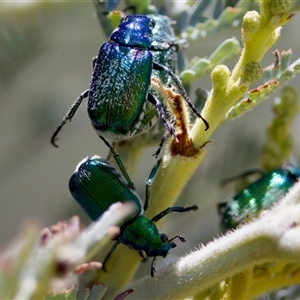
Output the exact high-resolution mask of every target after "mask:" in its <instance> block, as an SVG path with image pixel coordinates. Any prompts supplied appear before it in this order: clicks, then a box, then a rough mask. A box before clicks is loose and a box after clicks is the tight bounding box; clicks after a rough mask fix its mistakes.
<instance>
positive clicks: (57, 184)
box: [0, 1, 300, 270]
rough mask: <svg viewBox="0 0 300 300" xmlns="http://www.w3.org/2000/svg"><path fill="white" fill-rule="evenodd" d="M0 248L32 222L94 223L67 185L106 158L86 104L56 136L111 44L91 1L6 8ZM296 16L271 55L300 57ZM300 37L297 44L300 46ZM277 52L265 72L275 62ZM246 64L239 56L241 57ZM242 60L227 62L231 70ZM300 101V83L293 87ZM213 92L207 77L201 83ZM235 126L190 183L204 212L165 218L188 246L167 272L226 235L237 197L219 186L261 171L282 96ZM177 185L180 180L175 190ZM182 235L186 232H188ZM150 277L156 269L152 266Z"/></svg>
mask: <svg viewBox="0 0 300 300" xmlns="http://www.w3.org/2000/svg"><path fill="white" fill-rule="evenodd" d="M0 24H1V26H0V66H1V67H0V101H1V107H0V135H1V138H0V140H1V143H0V205H1V206H0V250H1V249H3V248H5V247H6V245H7V244H8V242H9V241H11V240H13V238H14V237H15V236H16V234H17V233H18V232H19V230H20V228H21V227H22V225H23V224H24V222H26V221H30V220H34V221H37V222H38V223H39V224H40V225H41V226H50V225H51V224H53V223H56V222H58V221H60V220H63V219H68V218H70V217H71V216H73V215H74V214H79V215H80V216H82V220H83V222H84V223H86V224H88V223H89V222H90V221H89V220H88V218H87V217H86V216H85V215H84V213H83V212H82V211H81V209H80V208H79V206H78V205H77V203H76V202H75V201H74V200H73V199H72V197H71V195H70V192H69V189H68V181H69V178H70V176H71V174H72V173H73V171H74V169H75V167H76V165H77V164H78V162H79V161H81V160H82V159H83V158H84V157H86V156H89V155H94V154H97V155H100V156H102V157H106V155H107V153H108V149H107V148H106V146H105V145H104V144H103V142H102V141H101V140H100V139H99V138H98V137H97V135H96V133H95V132H94V130H93V129H92V128H91V126H90V124H89V118H88V116H87V113H86V109H85V104H86V102H84V103H83V105H82V106H81V107H80V109H79V110H78V112H77V114H76V115H75V117H74V118H73V120H72V123H68V124H67V125H66V126H65V127H64V128H63V130H62V131H61V133H60V135H59V140H58V144H59V148H57V149H56V148H54V147H53V146H52V145H51V144H50V138H51V136H52V134H53V132H54V131H55V129H56V128H57V126H58V125H59V124H60V122H61V119H62V118H63V116H64V115H65V113H66V112H67V111H68V109H69V108H70V107H71V105H72V103H73V102H74V100H75V99H76V98H77V97H78V96H79V94H80V93H81V92H83V91H84V90H85V89H87V88H88V86H89V81H90V76H91V59H92V57H93V56H95V55H97V54H98V51H99V47H100V46H101V45H102V44H103V43H104V42H105V40H106V38H105V37H104V34H103V32H102V29H101V28H100V25H99V22H98V19H97V16H96V14H95V9H94V6H93V3H92V2H89V1H86V2H62V3H58V2H53V3H49V2H47V3H34V2H33V3H15V4H13V3H4V2H2V3H1V4H0ZM299 26H300V18H299V16H296V17H295V18H294V19H293V20H292V21H291V22H290V23H288V24H287V25H286V26H284V28H283V32H282V36H281V38H280V40H279V42H278V43H277V44H276V45H275V47H273V48H272V51H273V50H275V49H279V51H282V50H284V49H289V48H292V49H293V60H296V59H297V58H299V57H300V44H299V41H298V35H299V34H298V32H297V30H298V28H299ZM233 35H234V36H236V37H237V38H240V31H239V29H237V30H236V31H229V32H226V35H224V32H223V33H222V35H221V36H219V37H218V38H215V39H213V40H209V41H206V42H203V43H191V44H190V47H189V48H188V49H187V51H186V55H187V56H188V57H189V58H191V57H193V56H195V55H197V56H200V57H205V56H209V55H210V54H211V53H212V52H213V51H214V49H215V48H216V47H217V46H218V45H219V44H220V43H221V42H222V41H223V40H224V39H225V38H228V37H231V36H233ZM295 37H297V38H295ZM272 51H270V53H269V55H268V56H267V57H266V58H265V59H264V61H263V66H267V65H269V64H271V63H272V62H273V61H274V57H273V55H272ZM236 59H237V58H236ZM236 59H234V60H233V61H231V62H228V63H227V62H226V64H227V65H228V66H230V67H232V66H233V65H234V63H235V61H236ZM289 84H291V85H293V86H295V87H297V90H298V92H299V93H300V85H299V77H296V78H295V79H293V80H292V81H290V83H289ZM197 85H199V87H202V88H204V89H207V90H210V89H211V86H210V81H209V79H208V76H207V77H205V78H203V79H201V80H200V81H199V82H197V84H196V86H195V87H194V89H195V88H197ZM278 95H279V94H275V95H273V96H272V98H270V99H268V100H267V101H265V102H264V103H262V104H261V105H259V106H258V107H257V108H256V109H254V110H253V111H251V112H250V113H247V114H246V115H244V116H242V117H241V118H239V119H237V120H234V121H232V122H229V123H226V124H223V125H222V126H220V128H219V129H218V130H217V131H216V132H215V133H214V135H213V137H212V140H213V143H211V144H209V145H207V149H208V155H207V156H206V158H205V160H204V161H203V163H202V164H201V166H200V167H199V169H198V170H197V172H196V173H195V174H194V176H193V177H192V179H191V180H190V182H189V183H188V185H187V187H186V189H185V191H184V195H182V196H181V198H180V199H178V203H180V204H197V205H198V206H199V210H198V211H197V212H195V213H194V212H193V213H190V214H189V215H188V217H187V216H186V215H185V214H179V215H176V226H174V224H175V223H174V222H171V221H172V216H170V217H168V218H167V219H166V222H165V224H164V229H163V230H162V231H163V232H166V233H167V234H168V236H170V237H171V236H174V235H176V234H178V233H180V234H183V235H184V236H185V237H186V239H187V240H188V243H186V244H183V245H180V247H177V248H176V249H174V251H171V252H170V255H169V256H168V257H167V259H164V260H159V259H158V261H159V262H157V263H156V265H157V266H159V265H160V264H167V262H168V260H173V259H174V257H176V256H177V255H180V254H182V253H184V252H186V251H189V249H192V248H193V247H197V246H198V245H199V243H206V242H207V241H209V240H211V239H212V236H215V237H216V236H217V235H218V234H219V232H220V230H219V219H218V215H217V210H216V204H217V203H218V202H220V201H224V200H226V199H228V198H229V197H230V196H232V195H233V193H234V191H233V187H232V186H227V187H220V184H219V183H220V180H222V179H224V178H226V177H231V176H233V175H236V174H239V173H242V172H243V171H244V170H247V169H249V168H255V167H260V166H261V162H260V159H261V149H262V147H263V144H264V142H265V136H266V135H265V129H266V126H267V124H268V123H269V122H270V121H271V119H272V117H273V115H272V108H271V107H272V103H273V100H274V99H275V97H276V96H278ZM299 128H300V116H299V115H298V116H297V118H296V121H295V123H294V126H293V137H294V143H295V148H294V149H295V151H294V153H293V154H294V158H295V159H296V161H297V162H298V163H300V155H299V150H298V149H300V139H299ZM155 150H156V147H152V148H149V149H148V150H147V151H145V153H143V155H142V157H141V161H140V163H139V166H138V169H137V172H136V174H135V176H134V178H133V181H134V182H135V184H136V186H137V191H138V193H139V195H141V197H143V196H144V189H145V181H146V179H147V177H148V174H149V172H150V170H151V168H152V166H153V165H154V164H155V163H156V160H155V158H154V157H153V156H151V155H152V154H153V153H154V152H155ZM174 184H176V182H174ZM179 231H180V232H179ZM146 268H147V270H148V268H149V266H146Z"/></svg>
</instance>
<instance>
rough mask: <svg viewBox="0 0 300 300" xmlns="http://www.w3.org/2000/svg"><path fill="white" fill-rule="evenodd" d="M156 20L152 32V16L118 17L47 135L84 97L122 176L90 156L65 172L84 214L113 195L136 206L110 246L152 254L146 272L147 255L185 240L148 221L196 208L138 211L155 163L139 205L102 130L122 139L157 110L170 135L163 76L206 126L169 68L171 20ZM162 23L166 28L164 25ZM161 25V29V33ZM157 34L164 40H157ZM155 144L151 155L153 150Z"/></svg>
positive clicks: (98, 210) (148, 123)
mask: <svg viewBox="0 0 300 300" xmlns="http://www.w3.org/2000/svg"><path fill="white" fill-rule="evenodd" d="M158 21H159V27H158V30H157V31H153V29H154V26H155V22H154V20H153V19H151V18H149V17H147V16H143V15H129V16H127V17H125V18H124V19H122V21H121V23H120V24H119V26H118V27H117V28H116V29H115V30H114V31H113V32H112V34H111V35H110V37H109V41H108V42H107V43H105V44H103V46H102V47H101V48H100V51H99V55H98V57H97V58H96V59H94V60H93V75H92V79H91V84H90V88H89V89H88V90H86V91H85V92H83V93H82V94H81V95H80V96H79V98H78V99H77V100H76V101H75V102H74V104H73V105H72V107H71V108H70V110H69V111H68V113H67V114H66V116H65V117H64V119H63V120H62V122H61V124H60V126H59V127H58V128H57V130H56V131H55V133H54V134H53V136H52V139H51V142H52V144H53V145H54V146H56V144H55V141H56V139H57V138H56V137H57V134H58V133H59V131H60V130H61V128H62V127H63V126H64V124H65V123H66V122H67V121H68V120H69V121H70V120H71V119H72V117H73V116H74V114H75V113H76V111H77V109H78V108H79V106H80V104H81V102H82V100H83V99H84V98H87V97H88V102H87V111H88V115H89V117H90V119H91V123H92V126H93V127H94V129H95V130H96V132H97V134H98V135H99V137H100V138H101V139H102V140H103V141H104V142H105V144H106V145H107V146H108V147H109V148H110V149H111V151H112V153H113V154H114V157H115V159H116V161H117V163H118V165H119V167H120V169H121V172H122V173H123V175H124V177H125V179H126V181H127V182H126V181H124V180H123V178H122V177H121V175H120V174H119V173H118V172H117V171H116V169H115V168H114V167H113V166H112V165H110V164H109V162H107V161H106V160H104V159H102V158H100V157H98V156H92V157H89V158H87V159H85V160H83V161H82V162H81V163H80V164H79V165H78V167H77V168H76V171H75V173H74V174H73V175H72V177H71V179H70V183H69V188H70V191H71V193H72V195H73V197H74V198H75V199H76V201H77V202H78V203H79V204H80V205H81V207H82V208H83V209H84V210H85V212H86V213H87V214H88V215H89V216H90V217H91V219H92V220H96V219H97V218H99V217H100V216H101V215H102V214H103V213H104V211H106V210H107V209H108V207H109V206H110V205H111V204H113V203H115V202H118V201H121V202H127V201H129V200H131V201H133V202H134V204H135V206H136V208H137V212H136V214H135V215H134V217H133V218H131V219H130V220H125V221H124V223H123V224H121V225H120V229H121V234H120V236H119V237H118V239H117V242H116V243H115V244H114V246H113V247H112V249H111V252H112V251H113V250H114V249H115V248H116V247H117V245H118V244H120V243H123V244H125V245H128V246H130V247H131V248H133V249H135V250H138V251H143V252H144V253H145V254H146V255H147V256H149V257H154V259H153V261H152V265H151V275H152V276H153V275H154V271H155V270H154V268H153V262H154V260H155V257H156V256H163V257H165V256H166V255H167V253H168V251H169V250H170V249H171V248H174V247H175V246H176V244H175V243H174V242H173V240H174V239H175V238H179V239H180V240H181V241H183V242H184V241H185V239H184V238H183V237H182V236H180V235H179V236H175V237H174V238H172V239H169V238H168V237H167V236H166V235H165V234H160V233H159V232H158V229H157V227H156V225H155V223H156V222H157V221H158V220H160V219H161V218H163V217H164V216H165V215H167V214H169V213H170V212H186V211H190V210H195V209H197V206H195V205H194V206H189V207H179V206H176V207H170V208H167V209H166V210H164V211H162V212H161V213H159V214H158V215H156V216H155V217H153V218H152V219H151V220H150V219H147V218H146V217H144V216H143V212H144V211H145V210H146V209H147V207H148V202H149V201H148V199H149V191H150V189H149V188H150V185H151V182H152V179H153V177H154V175H155V172H156V170H157V168H158V165H157V166H156V167H155V168H154V169H153V171H152V172H151V173H150V177H149V179H148V181H147V185H146V201H145V205H144V207H142V202H141V200H140V198H139V197H138V196H137V194H136V193H135V192H134V185H133V183H132V181H131V180H130V178H129V175H128V174H127V171H126V169H125V168H124V166H123V164H122V162H121V160H120V158H119V157H118V155H117V154H116V153H115V152H114V149H113V148H112V147H111V146H110V144H109V143H108V142H107V141H106V139H105V137H107V138H109V139H112V140H125V139H129V138H132V137H134V136H136V135H138V134H141V133H144V132H146V131H147V130H148V129H150V128H151V127H152V126H153V125H154V123H155V121H156V118H157V115H160V117H161V119H162V121H163V123H164V126H165V128H166V129H167V134H168V133H169V134H171V135H173V136H175V129H174V128H173V125H172V123H171V122H170V121H169V120H168V119H167V117H166V111H165V106H164V104H163V103H161V99H163V95H162V94H163V93H162V90H161V89H163V88H164V86H165V85H169V84H170V82H171V81H173V83H174V84H175V86H176V89H177V90H178V92H179V93H180V94H181V96H182V97H183V98H184V100H185V101H186V102H187V104H188V105H189V107H190V108H191V109H192V110H193V112H194V113H195V114H196V115H197V116H198V117H199V118H201V119H202V120H203V122H204V123H205V125H206V129H208V127H209V125H208V123H207V121H206V120H205V119H203V118H202V117H201V115H200V114H199V113H198V112H197V110H196V109H195V107H194V105H193V104H192V103H191V101H190V99H189V97H188V96H187V93H186V91H185V89H184V88H183V86H182V84H181V83H180V80H179V79H178V77H177V76H176V75H175V73H174V72H173V71H172V70H171V69H170V68H175V67H174V64H175V62H174V60H175V56H176V55H175V53H176V51H177V47H178V44H176V43H175V40H173V37H172V33H173V31H172V30H170V31H169V32H168V31H167V29H170V26H171V24H172V22H171V21H170V19H169V18H167V17H164V16H160V17H158ZM164 24H165V25H166V26H167V28H164ZM162 30H165V31H164V33H163V34H162ZM154 33H155V35H156V36H155V37H154ZM165 38H166V39H167V42H163V40H164V39H165ZM165 64H166V65H165ZM153 76H154V77H155V83H157V82H158V83H159V84H154V82H153ZM170 79H171V80H170ZM165 137H166V134H165V135H164V136H163V138H162V142H161V144H160V148H161V146H162V144H163V141H164V139H165ZM160 148H159V149H158V151H157V152H156V155H158V154H159V150H160ZM111 252H110V253H111ZM109 255H110V254H109ZM109 255H108V257H109ZM108 257H107V259H108ZM107 259H106V260H107ZM106 260H105V262H106ZM105 262H104V263H105ZM104 265H105V264H104Z"/></svg>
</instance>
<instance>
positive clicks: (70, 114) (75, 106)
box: [51, 89, 90, 147]
mask: <svg viewBox="0 0 300 300" xmlns="http://www.w3.org/2000/svg"><path fill="white" fill-rule="evenodd" d="M89 91H90V90H89V89H87V90H85V91H84V92H83V93H81V94H80V96H79V97H78V98H77V99H76V101H75V102H74V103H73V105H72V106H71V108H70V109H69V111H68V112H67V114H66V115H65V116H64V118H63V119H62V121H61V123H60V125H59V126H58V127H57V129H56V130H55V132H54V133H53V135H52V137H51V144H52V145H53V146H54V147H58V145H56V144H55V141H56V140H57V137H56V136H57V135H58V133H59V132H60V130H61V129H62V127H63V126H64V125H65V124H66V123H67V122H68V121H71V119H72V118H73V116H74V115H75V113H76V111H77V109H78V107H79V106H80V104H81V102H82V100H83V99H84V98H87V97H88V95H89Z"/></svg>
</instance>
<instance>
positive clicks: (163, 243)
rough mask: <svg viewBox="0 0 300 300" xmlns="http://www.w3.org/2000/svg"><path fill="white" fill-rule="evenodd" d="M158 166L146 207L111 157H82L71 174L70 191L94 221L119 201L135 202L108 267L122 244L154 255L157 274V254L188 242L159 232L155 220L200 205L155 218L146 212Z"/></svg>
mask: <svg viewBox="0 0 300 300" xmlns="http://www.w3.org/2000/svg"><path fill="white" fill-rule="evenodd" d="M158 166H159V164H157V165H156V166H155V167H154V168H153V169H152V171H151V173H150V176H149V179H148V181H147V183H146V200H145V205H144V207H143V206H142V201H141V199H140V198H139V196H138V195H137V194H136V193H135V191H134V189H133V188H132V187H131V185H130V183H128V182H126V181H125V180H124V179H123V178H122V176H121V175H120V174H119V173H118V171H117V170H116V169H115V168H114V167H113V166H112V165H111V164H110V163H109V162H108V161H107V160H105V159H103V158H101V157H99V156H96V155H94V156H90V157H87V158H85V159H84V160H82V161H81V162H80V163H79V164H78V166H77V168H76V170H75V172H74V174H73V175H72V176H71V178H70V181H69V188H70V192H71V194H72V195H73V197H74V199H75V200H76V201H77V202H78V203H79V205H80V206H81V207H82V209H83V210H84V211H85V212H86V213H87V214H88V215H89V217H90V218H91V219H92V220H93V221H95V220H97V219H98V218H99V217H100V216H101V215H102V214H103V213H104V212H105V211H106V210H107V209H108V208H109V206H110V205H111V204H113V203H115V202H123V203H124V202H128V201H131V202H133V203H134V204H135V207H136V213H135V215H133V216H131V217H130V218H129V219H127V220H125V221H124V222H123V223H122V224H120V229H121V233H120V235H119V237H117V238H116V240H117V241H116V243H115V244H114V245H113V247H112V248H111V251H110V253H109V254H108V256H107V257H106V259H105V261H104V263H103V266H104V267H103V268H104V269H105V263H106V261H107V259H108V258H109V256H110V254H111V253H112V252H113V251H114V250H115V249H116V247H117V246H118V245H119V244H120V243H122V244H124V245H127V246H129V247H130V248H132V249H135V250H138V251H142V252H144V253H145V254H146V255H147V256H149V257H154V259H153V261H152V264H151V276H154V272H155V269H154V267H153V263H154V260H155V258H156V256H162V257H166V256H167V254H168V252H169V250H170V249H172V248H174V247H176V244H175V243H174V242H173V240H174V239H176V238H179V239H180V241H182V242H185V239H184V237H182V236H181V235H177V236H175V237H173V238H171V239H169V238H168V237H167V236H166V235H165V234H163V233H159V232H158V229H157V227H156V225H155V223H156V222H157V221H159V220H160V219H161V218H163V217H164V216H166V215H167V214H169V213H171V212H186V211H190V210H196V209H197V206H196V205H193V206H188V207H181V206H175V207H169V208H167V209H165V210H164V211H162V212H161V213H159V214H158V215H156V216H155V217H153V218H152V219H148V218H146V217H145V216H144V215H143V214H144V211H145V210H146V209H147V207H148V202H149V201H148V200H149V194H150V186H151V183H152V181H153V178H154V176H155V173H156V171H157V168H158Z"/></svg>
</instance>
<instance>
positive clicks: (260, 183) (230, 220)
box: [218, 165, 300, 230]
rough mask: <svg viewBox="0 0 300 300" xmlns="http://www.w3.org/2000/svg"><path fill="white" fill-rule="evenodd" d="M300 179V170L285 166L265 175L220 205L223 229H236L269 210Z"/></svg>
mask: <svg viewBox="0 0 300 300" xmlns="http://www.w3.org/2000/svg"><path fill="white" fill-rule="evenodd" d="M251 173H253V172H248V173H247V174H246V175H249V174H251ZM299 178H300V169H299V168H296V167H293V166H290V165H285V166H283V167H282V168H281V169H275V170H273V171H271V172H268V173H265V174H264V175H263V176H262V177H261V178H260V179H258V180H256V181H254V182H253V183H251V184H250V185H249V186H247V187H246V188H245V189H244V190H242V191H241V192H240V193H238V194H237V195H235V196H234V197H233V198H231V199H230V200H228V201H227V202H221V203H219V204H218V211H219V214H220V216H221V227H222V229H225V230H227V229H234V228H236V227H238V226H239V225H241V224H244V223H246V222H247V221H249V220H251V219H253V218H255V217H256V216H258V215H259V214H260V213H261V212H262V211H263V210H266V209H269V208H270V207H271V206H272V205H274V204H275V203H276V202H278V201H279V200H280V199H282V197H283V196H284V195H285V194H286V193H287V192H288V190H289V189H290V188H291V187H292V186H293V185H294V184H295V183H296V182H297V181H298V180H299Z"/></svg>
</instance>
